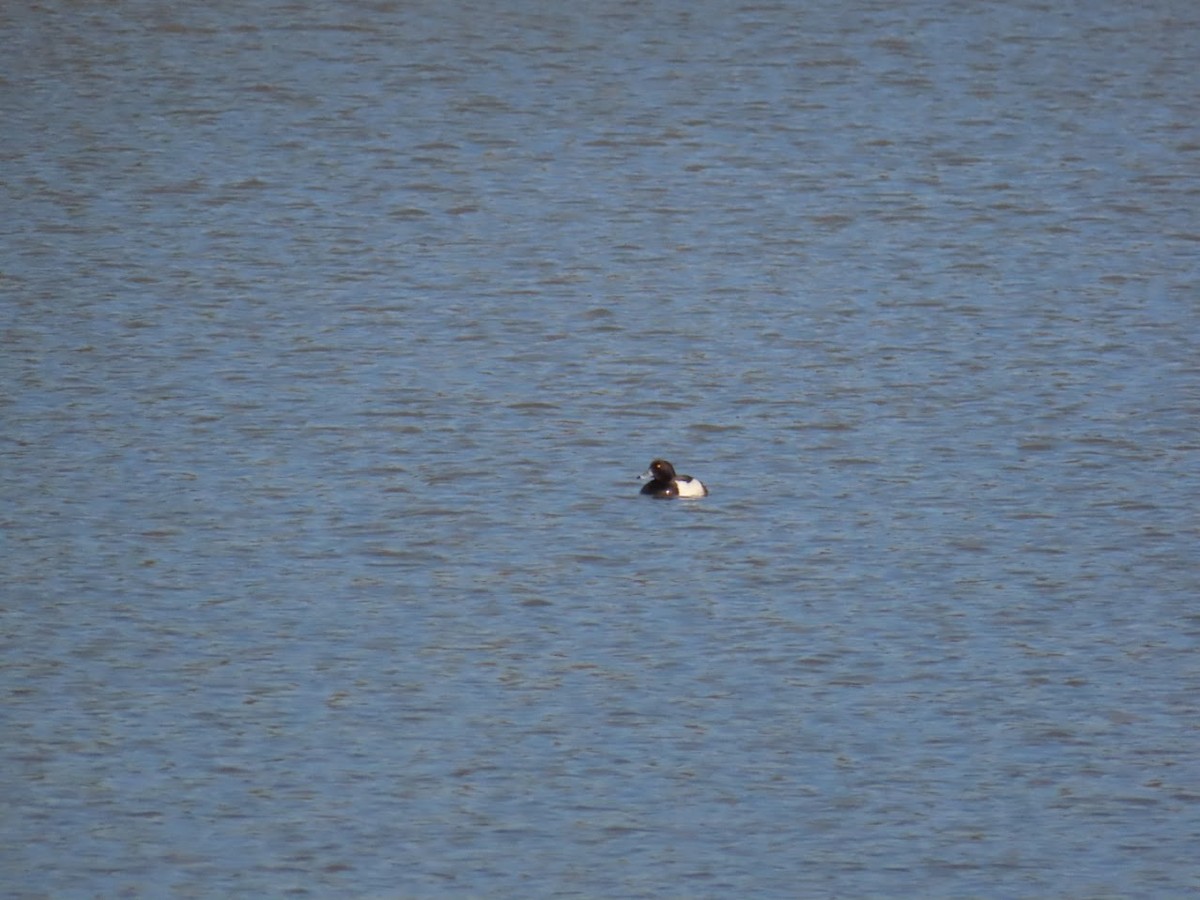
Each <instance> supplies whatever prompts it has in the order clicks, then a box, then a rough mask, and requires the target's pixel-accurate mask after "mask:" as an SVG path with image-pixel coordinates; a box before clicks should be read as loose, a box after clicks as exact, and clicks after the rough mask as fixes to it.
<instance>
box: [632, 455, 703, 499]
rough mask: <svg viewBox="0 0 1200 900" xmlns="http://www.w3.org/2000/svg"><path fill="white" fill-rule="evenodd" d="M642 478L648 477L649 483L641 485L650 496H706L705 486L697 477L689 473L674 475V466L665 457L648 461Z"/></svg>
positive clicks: (643, 491) (643, 490)
mask: <svg viewBox="0 0 1200 900" xmlns="http://www.w3.org/2000/svg"><path fill="white" fill-rule="evenodd" d="M642 478H643V479H646V478H649V479H650V483H649V484H646V485H644V486H643V487H642V493H643V494H649V495H650V496H651V497H664V498H666V497H706V496H708V488H706V487H705V486H704V485H703V484H702V483H701V481H700V479H699V478H693V477H692V476H691V475H676V474H675V467H674V466H673V465H671V464H670V463H669V462H667V461H666V460H665V459H656V460H655V461H654V462H652V463H650V468H648V469H647V470H646V471H645V472H644V473H642Z"/></svg>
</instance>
